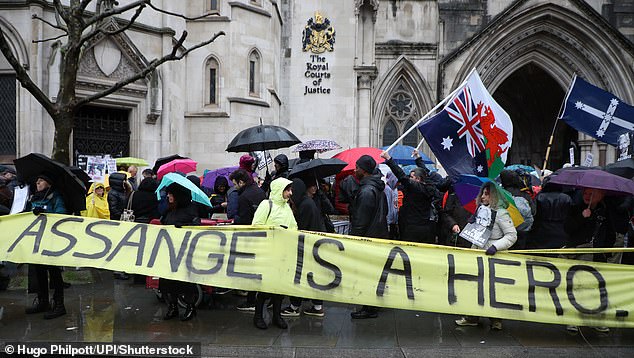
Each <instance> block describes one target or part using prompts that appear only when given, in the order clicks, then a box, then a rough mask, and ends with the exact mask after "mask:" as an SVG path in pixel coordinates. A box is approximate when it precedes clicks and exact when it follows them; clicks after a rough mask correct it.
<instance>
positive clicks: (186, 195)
mask: <svg viewBox="0 0 634 358" xmlns="http://www.w3.org/2000/svg"><path fill="white" fill-rule="evenodd" d="M167 193H171V194H172V195H174V198H175V199H176V206H177V207H179V208H184V207H187V206H188V205H189V204H190V203H191V201H192V195H191V192H190V191H189V190H188V189H186V188H184V187H182V186H180V185H179V184H176V183H172V184H170V185H168V186H167Z"/></svg>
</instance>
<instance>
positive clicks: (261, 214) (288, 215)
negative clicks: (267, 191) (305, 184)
mask: <svg viewBox="0 0 634 358" xmlns="http://www.w3.org/2000/svg"><path fill="white" fill-rule="evenodd" d="M292 183H293V182H292V181H290V180H288V179H286V178H278V179H275V180H273V181H272V182H271V195H270V196H269V200H263V201H262V202H261V203H260V205H259V206H258V208H257V210H256V211H255V215H254V216H253V222H252V224H253V225H276V226H278V225H279V226H284V227H285V228H287V229H293V230H297V222H296V221H295V216H294V215H293V210H291V206H290V205H288V199H284V197H283V195H282V194H283V192H284V188H286V187H287V186H289V185H290V184H292Z"/></svg>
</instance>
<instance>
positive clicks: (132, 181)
mask: <svg viewBox="0 0 634 358" xmlns="http://www.w3.org/2000/svg"><path fill="white" fill-rule="evenodd" d="M138 172H139V168H137V167H136V165H131V166H129V167H128V173H130V177H129V178H128V182H129V183H130V186H131V187H132V190H136V189H137V181H136V175H137V173H138Z"/></svg>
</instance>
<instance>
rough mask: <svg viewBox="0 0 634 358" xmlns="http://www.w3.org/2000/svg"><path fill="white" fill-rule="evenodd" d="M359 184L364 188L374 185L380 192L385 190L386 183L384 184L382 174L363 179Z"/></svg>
mask: <svg viewBox="0 0 634 358" xmlns="http://www.w3.org/2000/svg"><path fill="white" fill-rule="evenodd" d="M359 183H360V184H361V186H363V185H372V186H374V187H376V188H377V189H379V190H380V191H383V189H385V182H383V180H381V172H378V173H375V174H372V175H369V176H367V177H365V178H363V179H361V181H360V182H359Z"/></svg>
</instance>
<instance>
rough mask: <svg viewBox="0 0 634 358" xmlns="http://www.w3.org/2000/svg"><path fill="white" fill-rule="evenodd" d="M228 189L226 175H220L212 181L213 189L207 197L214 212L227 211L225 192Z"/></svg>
mask: <svg viewBox="0 0 634 358" xmlns="http://www.w3.org/2000/svg"><path fill="white" fill-rule="evenodd" d="M228 190H229V181H228V180H227V178H226V177H224V176H222V175H220V176H218V177H217V178H216V181H215V182H214V191H213V193H212V194H211V197H210V198H209V201H210V202H211V206H212V211H213V212H214V213H224V212H226V211H227V192H228Z"/></svg>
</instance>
